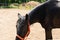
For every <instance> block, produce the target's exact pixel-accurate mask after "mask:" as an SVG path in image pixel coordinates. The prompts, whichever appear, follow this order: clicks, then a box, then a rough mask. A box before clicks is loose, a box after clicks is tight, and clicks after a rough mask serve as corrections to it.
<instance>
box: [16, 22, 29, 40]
mask: <svg viewBox="0 0 60 40" xmlns="http://www.w3.org/2000/svg"><path fill="white" fill-rule="evenodd" d="M29 26H30V23H29V21H28V31H27V33H26V35H25V36H24V38H22V37H21V36H19V35H18V34H17V36H16V37H18V38H19V39H21V40H24V39H25V38H26V37H27V36H28V35H29V33H30V27H29Z"/></svg>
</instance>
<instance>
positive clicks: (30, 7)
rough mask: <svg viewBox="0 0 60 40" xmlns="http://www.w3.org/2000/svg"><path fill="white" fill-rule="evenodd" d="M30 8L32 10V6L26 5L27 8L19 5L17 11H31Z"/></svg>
mask: <svg viewBox="0 0 60 40" xmlns="http://www.w3.org/2000/svg"><path fill="white" fill-rule="evenodd" d="M32 8H34V7H33V6H30V5H27V6H22V5H19V9H22V10H23V9H24V10H31V9H32Z"/></svg>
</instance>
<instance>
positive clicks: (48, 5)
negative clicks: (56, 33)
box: [19, 0, 60, 40]
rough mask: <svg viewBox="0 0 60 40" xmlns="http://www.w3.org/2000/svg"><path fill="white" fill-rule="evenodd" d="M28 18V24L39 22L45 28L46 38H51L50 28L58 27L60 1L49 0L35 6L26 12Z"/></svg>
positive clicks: (59, 24)
mask: <svg viewBox="0 0 60 40" xmlns="http://www.w3.org/2000/svg"><path fill="white" fill-rule="evenodd" d="M28 18H29V21H30V25H31V24H33V23H36V22H39V23H40V24H41V25H42V27H43V28H44V29H45V34H46V40H52V29H53V28H60V1H58V0H49V1H47V2H45V3H43V4H42V5H39V6H37V7H36V8H34V9H33V10H32V11H31V12H30V13H29V14H28ZM26 23H27V22H26ZM19 26H21V25H19ZM23 26H24V25H23Z"/></svg>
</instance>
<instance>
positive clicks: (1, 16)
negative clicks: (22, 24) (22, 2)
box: [0, 9, 60, 40]
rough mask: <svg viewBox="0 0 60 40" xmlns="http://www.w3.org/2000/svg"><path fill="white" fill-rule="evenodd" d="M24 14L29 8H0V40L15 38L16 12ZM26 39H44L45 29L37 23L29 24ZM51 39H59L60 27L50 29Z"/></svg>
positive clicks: (13, 39) (12, 39)
mask: <svg viewBox="0 0 60 40" xmlns="http://www.w3.org/2000/svg"><path fill="white" fill-rule="evenodd" d="M18 12H19V13H21V15H25V14H26V13H28V12H29V10H19V9H0V40H15V37H16V21H17V19H18V16H17V14H18ZM30 28H31V33H30V35H29V36H28V39H27V40H45V31H44V29H43V28H42V27H41V25H40V24H39V23H35V24H32V25H31V26H30ZM52 34H53V40H60V29H54V30H52Z"/></svg>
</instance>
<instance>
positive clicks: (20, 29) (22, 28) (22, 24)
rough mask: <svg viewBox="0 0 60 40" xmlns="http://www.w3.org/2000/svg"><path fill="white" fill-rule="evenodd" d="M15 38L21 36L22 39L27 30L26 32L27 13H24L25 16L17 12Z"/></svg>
mask: <svg viewBox="0 0 60 40" xmlns="http://www.w3.org/2000/svg"><path fill="white" fill-rule="evenodd" d="M16 28H17V35H18V36H17V38H16V40H18V39H19V40H20V39H21V38H22V39H24V38H25V36H26V34H27V32H28V30H29V29H28V14H26V15H25V16H21V15H20V14H19V13H18V20H17V25H16Z"/></svg>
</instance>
